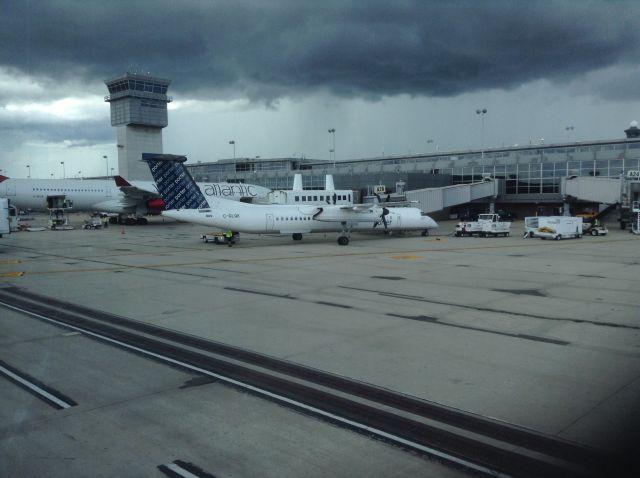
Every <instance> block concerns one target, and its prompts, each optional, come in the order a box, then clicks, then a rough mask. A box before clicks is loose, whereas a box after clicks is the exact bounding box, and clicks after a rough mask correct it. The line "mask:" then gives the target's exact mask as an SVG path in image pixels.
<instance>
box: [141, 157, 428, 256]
mask: <svg viewBox="0 0 640 478" xmlns="http://www.w3.org/2000/svg"><path fill="white" fill-rule="evenodd" d="M143 160H144V161H146V162H147V163H148V164H149V168H150V169H151V174H152V175H153V179H154V181H155V183H156V185H157V187H158V191H159V192H160V195H161V196H162V199H163V200H164V202H165V210H164V211H163V213H162V214H163V215H165V216H167V217H171V218H174V219H177V220H180V221H185V222H194V223H197V224H203V225H206V226H213V227H217V228H220V229H224V230H231V231H233V232H245V233H250V234H291V235H292V237H293V239H294V240H300V239H302V235H303V234H309V233H315V232H340V236H339V237H338V244H340V245H342V246H344V245H347V244H348V243H349V236H350V233H351V231H352V230H356V231H373V230H380V229H384V230H388V231H407V230H419V231H422V234H423V235H426V234H428V231H429V229H433V228H436V227H438V225H437V224H436V222H435V221H434V220H433V219H431V218H430V217H429V216H427V215H425V214H424V213H422V211H421V210H420V209H418V208H415V207H399V208H386V207H383V206H381V205H378V204H352V205H328V204H327V205H306V206H303V205H277V204H269V205H260V204H245V203H239V202H234V201H228V200H225V199H220V198H205V197H204V196H203V195H202V193H201V192H200V189H199V188H198V187H197V186H196V183H195V181H194V180H193V178H192V177H191V175H190V174H189V172H188V171H187V169H186V167H185V166H184V162H185V161H186V160H187V158H186V157H185V156H176V155H170V154H160V155H151V154H144V155H143Z"/></svg>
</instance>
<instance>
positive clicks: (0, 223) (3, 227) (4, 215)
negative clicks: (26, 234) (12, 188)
mask: <svg viewBox="0 0 640 478" xmlns="http://www.w3.org/2000/svg"><path fill="white" fill-rule="evenodd" d="M10 216H11V214H10V209H9V200H8V199H7V198H0V237H2V235H3V234H10V233H11V218H10Z"/></svg>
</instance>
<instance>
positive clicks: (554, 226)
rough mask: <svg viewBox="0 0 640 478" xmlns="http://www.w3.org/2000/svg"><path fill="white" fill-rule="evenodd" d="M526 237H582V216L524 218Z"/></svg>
mask: <svg viewBox="0 0 640 478" xmlns="http://www.w3.org/2000/svg"><path fill="white" fill-rule="evenodd" d="M524 237H540V238H542V239H547V238H550V239H555V240H557V241H559V240H560V239H563V238H564V239H566V238H571V237H575V238H578V239H580V238H581V237H582V218H581V217H570V216H533V217H525V218H524Z"/></svg>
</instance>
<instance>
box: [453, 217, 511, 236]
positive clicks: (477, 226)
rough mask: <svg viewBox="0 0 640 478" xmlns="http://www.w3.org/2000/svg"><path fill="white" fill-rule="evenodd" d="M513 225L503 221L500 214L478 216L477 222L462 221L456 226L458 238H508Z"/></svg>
mask: <svg viewBox="0 0 640 478" xmlns="http://www.w3.org/2000/svg"><path fill="white" fill-rule="evenodd" d="M510 232H511V223H510V222H507V221H501V220H500V216H499V215H498V214H478V220H477V221H461V222H459V223H458V224H457V225H456V237H463V236H474V235H476V234H477V235H478V236H481V237H488V236H493V237H495V236H500V235H502V236H508V235H509V233H510Z"/></svg>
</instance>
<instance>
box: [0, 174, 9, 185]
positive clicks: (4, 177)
mask: <svg viewBox="0 0 640 478" xmlns="http://www.w3.org/2000/svg"><path fill="white" fill-rule="evenodd" d="M7 179H9V178H8V177H7V176H3V175H2V174H0V183H1V182H2V181H6V180H7Z"/></svg>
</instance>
